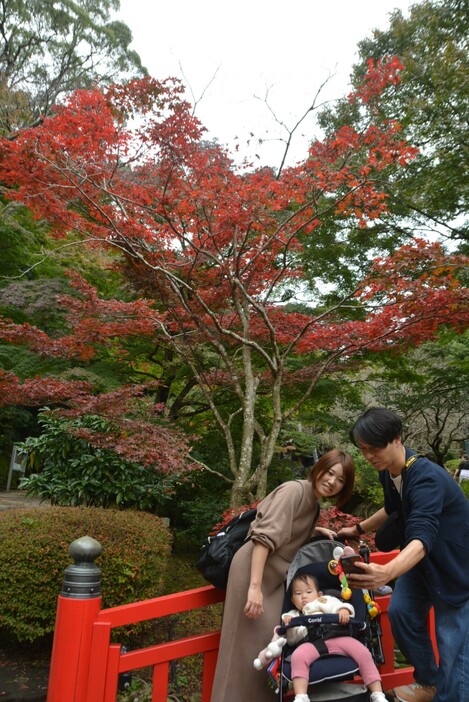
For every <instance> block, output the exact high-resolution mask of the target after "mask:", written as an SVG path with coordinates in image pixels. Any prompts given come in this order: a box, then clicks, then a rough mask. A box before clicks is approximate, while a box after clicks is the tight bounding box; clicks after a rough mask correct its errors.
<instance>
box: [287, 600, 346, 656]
mask: <svg viewBox="0 0 469 702" xmlns="http://www.w3.org/2000/svg"><path fill="white" fill-rule="evenodd" d="M339 609H348V611H349V612H350V616H352V617H354V616H355V610H354V608H353V605H351V604H349V603H348V602H343V601H342V600H339V599H338V598H337V597H332V596H331V595H321V597H317V598H316V599H315V600H313V602H308V603H307V604H305V606H304V607H303V610H302V611H301V612H299V611H298V610H297V609H291V610H290V611H289V612H285V613H284V614H282V622H283V623H285V619H284V618H285V617H288V616H290V617H299V616H301V614H307V615H311V614H336V612H338V611H339ZM307 635H308V629H307V628H306V627H305V626H292V627H291V629H287V633H286V634H285V636H286V639H287V642H288V643H289V644H290V646H296V644H298V643H300V641H301V640H302V639H304V638H305V636H307Z"/></svg>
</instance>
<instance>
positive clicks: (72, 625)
mask: <svg viewBox="0 0 469 702" xmlns="http://www.w3.org/2000/svg"><path fill="white" fill-rule="evenodd" d="M396 553H397V552H392V553H387V554H385V553H372V554H371V560H372V561H373V562H375V563H386V562H387V561H388V560H389V559H390V558H392V557H393V556H394V555H396ZM224 599H225V592H224V591H222V590H218V589H216V588H214V587H212V586H211V585H208V586H205V587H201V588H197V589H194V590H186V591H185V592H178V593H175V594H172V595H166V596H164V597H156V598H153V599H150V600H144V601H142V602H134V603H132V604H127V605H122V606H120V607H111V608H108V609H101V598H100V597H97V598H92V599H84V600H83V599H71V598H69V597H68V598H67V597H64V596H62V595H60V596H59V602H58V608H57V620H56V629H55V634H54V645H53V650H52V659H51V669H50V678H49V689H48V694H47V702H115V700H116V695H117V688H118V676H119V674H120V673H126V672H128V671H131V670H135V669H138V668H145V667H148V666H152V667H153V680H152V702H166V700H167V696H168V679H169V665H170V662H171V661H173V660H176V659H179V658H184V657H186V656H192V655H195V654H202V655H203V673H202V702H210V696H211V691H212V684H213V677H214V672H215V665H216V660H217V655H218V645H219V639H220V633H219V632H218V631H217V632H212V633H207V634H201V635H197V636H189V637H186V638H182V639H179V640H177V641H168V642H166V643H162V644H157V645H154V646H148V647H146V648H142V649H139V650H134V651H129V652H123V651H122V649H121V646H120V645H119V644H111V631H112V629H114V628H116V627H120V626H125V625H127V624H133V623H137V622H143V621H147V620H150V619H157V618H160V617H165V616H168V615H172V614H176V613H178V612H184V611H190V610H193V609H199V608H202V607H206V606H208V605H212V604H215V603H218V602H223V601H224ZM389 600H390V596H389V595H388V596H385V597H379V598H377V601H378V603H379V606H380V608H381V615H380V624H381V629H382V632H383V634H382V647H383V653H384V658H385V663H383V664H380V665H378V668H379V670H380V673H381V676H382V679H383V687H384V689H385V690H390V689H391V688H393V687H396V686H398V685H406V684H408V683H409V682H411V681H412V679H413V676H412V674H413V668H411V667H406V668H401V669H396V668H395V667H394V640H393V637H392V633H391V627H390V623H389V618H388V614H387V612H388V605H389ZM429 628H430V633H431V636H432V641H433V645H434V647H435V650H436V642H435V634H434V621H433V618H431V619H430V621H429Z"/></svg>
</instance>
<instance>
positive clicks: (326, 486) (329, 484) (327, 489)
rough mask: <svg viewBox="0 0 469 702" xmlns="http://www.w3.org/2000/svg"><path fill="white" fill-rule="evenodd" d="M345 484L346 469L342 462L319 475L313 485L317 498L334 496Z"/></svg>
mask: <svg viewBox="0 0 469 702" xmlns="http://www.w3.org/2000/svg"><path fill="white" fill-rule="evenodd" d="M344 485H345V477H344V469H343V466H342V464H341V463H335V464H334V465H333V466H331V467H330V468H329V469H328V470H326V471H325V473H322V474H321V475H319V476H318V477H317V479H316V484H315V485H314V487H313V492H314V496H315V497H316V499H318V500H319V499H321V497H323V498H328V497H334V495H337V494H338V493H339V492H340V491H341V490H342V488H343V487H344Z"/></svg>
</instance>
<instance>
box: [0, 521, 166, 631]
mask: <svg viewBox="0 0 469 702" xmlns="http://www.w3.org/2000/svg"><path fill="white" fill-rule="evenodd" d="M81 536H92V537H93V538H95V539H97V540H98V541H99V542H100V544H101V545H102V547H103V551H102V555H101V556H100V557H99V558H98V559H97V561H96V564H97V565H98V566H99V567H100V568H101V571H102V596H103V604H102V606H103V607H113V606H116V605H121V604H126V603H129V602H134V601H137V600H143V599H147V598H150V597H157V596H159V595H161V594H163V592H164V578H165V575H166V571H167V566H168V558H169V554H170V542H171V537H170V532H169V529H168V528H167V527H166V526H165V525H164V524H163V522H162V521H161V520H160V519H159V518H158V517H155V516H153V515H151V514H147V513H144V512H134V511H130V510H129V511H125V512H121V511H117V510H104V509H100V508H91V507H45V508H41V509H22V510H6V511H4V512H2V513H1V514H0V543H1V544H2V558H1V559H0V591H1V593H2V607H1V608H0V629H1V630H2V631H3V632H6V633H7V634H9V635H10V636H11V637H13V638H14V639H16V640H18V641H34V640H36V639H38V638H40V637H42V636H44V635H46V634H49V633H50V632H52V631H53V630H54V623H55V614H56V606H57V596H58V594H59V593H60V589H61V585H62V580H63V573H64V570H65V568H66V567H67V566H68V565H70V564H71V562H72V561H71V559H70V556H69V554H68V547H69V545H70V544H71V543H72V541H74V540H75V539H77V538H80V537H81Z"/></svg>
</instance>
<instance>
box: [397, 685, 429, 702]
mask: <svg viewBox="0 0 469 702" xmlns="http://www.w3.org/2000/svg"><path fill="white" fill-rule="evenodd" d="M393 692H394V694H395V696H396V699H397V700H399V702H432V699H433V698H434V696H435V695H436V687H434V686H433V685H419V683H412V684H411V685H402V686H401V687H395V688H394V690H393Z"/></svg>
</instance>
